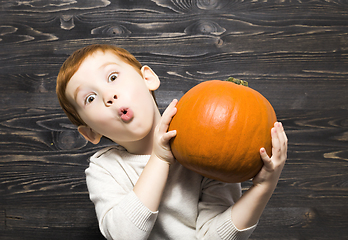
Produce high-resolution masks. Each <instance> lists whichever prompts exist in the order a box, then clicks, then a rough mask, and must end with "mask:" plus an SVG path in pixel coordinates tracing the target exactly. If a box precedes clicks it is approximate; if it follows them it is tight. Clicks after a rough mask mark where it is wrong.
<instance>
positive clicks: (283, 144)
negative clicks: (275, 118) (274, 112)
mask: <svg viewBox="0 0 348 240" xmlns="http://www.w3.org/2000/svg"><path fill="white" fill-rule="evenodd" d="M277 132H278V139H279V147H280V151H281V154H284V153H286V152H287V145H288V138H287V137H286V134H285V131H284V127H283V125H282V123H281V122H279V128H278V131H277Z"/></svg>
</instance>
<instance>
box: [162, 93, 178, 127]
mask: <svg viewBox="0 0 348 240" xmlns="http://www.w3.org/2000/svg"><path fill="white" fill-rule="evenodd" d="M177 102H178V100H176V99H174V100H173V101H172V102H171V103H170V104H169V106H168V107H167V109H166V110H165V111H164V112H163V115H162V117H161V120H160V122H159V126H158V127H159V128H158V130H159V131H160V132H162V133H163V132H166V131H167V129H168V126H169V124H170V122H171V120H172V118H173V116H174V115H175V114H176V112H177V109H176V107H175V105H176V104H177Z"/></svg>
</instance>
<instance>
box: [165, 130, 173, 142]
mask: <svg viewBox="0 0 348 240" xmlns="http://www.w3.org/2000/svg"><path fill="white" fill-rule="evenodd" d="M175 136H176V130H172V131H169V132H166V133H165V134H164V135H163V137H162V140H163V143H168V142H169V140H170V139H172V138H173V137H175Z"/></svg>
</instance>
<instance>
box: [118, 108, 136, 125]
mask: <svg viewBox="0 0 348 240" xmlns="http://www.w3.org/2000/svg"><path fill="white" fill-rule="evenodd" d="M119 114H120V116H121V119H122V121H124V122H130V121H131V120H132V119H133V116H134V114H133V111H132V110H131V109H129V108H120V110H119Z"/></svg>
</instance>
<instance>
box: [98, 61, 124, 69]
mask: <svg viewBox="0 0 348 240" xmlns="http://www.w3.org/2000/svg"><path fill="white" fill-rule="evenodd" d="M109 65H117V66H120V65H119V64H117V63H115V62H106V63H104V64H102V65H101V66H100V67H99V69H102V68H104V67H106V66H109Z"/></svg>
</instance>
